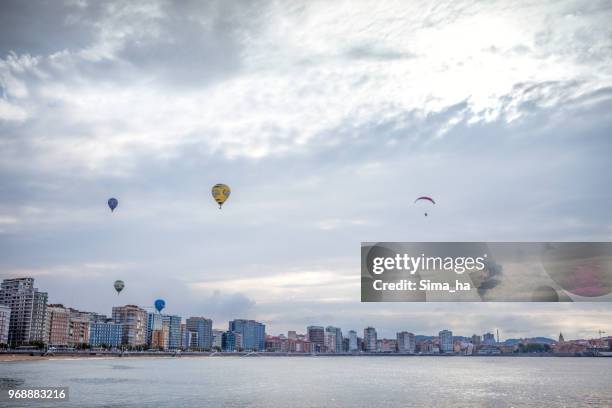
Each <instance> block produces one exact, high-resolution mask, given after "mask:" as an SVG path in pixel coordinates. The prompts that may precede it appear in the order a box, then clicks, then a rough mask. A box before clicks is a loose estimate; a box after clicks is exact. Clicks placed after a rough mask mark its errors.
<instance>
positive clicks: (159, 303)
mask: <svg viewBox="0 0 612 408" xmlns="http://www.w3.org/2000/svg"><path fill="white" fill-rule="evenodd" d="M164 307H166V301H165V300H164V299H157V300H156V301H155V309H157V311H158V312H161V311H162V310H163V308H164Z"/></svg>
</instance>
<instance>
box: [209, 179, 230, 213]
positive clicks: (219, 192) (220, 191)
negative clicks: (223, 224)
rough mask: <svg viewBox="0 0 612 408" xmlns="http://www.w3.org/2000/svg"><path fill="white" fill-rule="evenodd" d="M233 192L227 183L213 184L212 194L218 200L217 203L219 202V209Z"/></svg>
mask: <svg viewBox="0 0 612 408" xmlns="http://www.w3.org/2000/svg"><path fill="white" fill-rule="evenodd" d="M231 193H232V191H231V190H230V188H229V186H228V185H226V184H215V185H214V186H213V188H212V196H213V198H214V199H215V201H216V202H217V204H219V209H221V206H222V205H223V203H224V202H225V200H227V199H228V198H229V196H230V194H231Z"/></svg>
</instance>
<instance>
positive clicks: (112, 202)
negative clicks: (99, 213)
mask: <svg viewBox="0 0 612 408" xmlns="http://www.w3.org/2000/svg"><path fill="white" fill-rule="evenodd" d="M118 205H119V200H117V199H116V198H114V197H111V198H109V199H108V207H109V208H110V210H111V212H113V211H115V208H117V206H118Z"/></svg>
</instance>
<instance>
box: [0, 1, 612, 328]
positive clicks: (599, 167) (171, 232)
mask: <svg viewBox="0 0 612 408" xmlns="http://www.w3.org/2000/svg"><path fill="white" fill-rule="evenodd" d="M611 20H612V9H611V8H610V7H609V5H607V4H605V2H604V3H600V2H593V3H590V2H589V3H586V4H585V3H582V2H577V1H571V0H570V1H567V2H542V3H538V4H527V3H521V4H519V3H516V4H514V3H513V4H512V6H511V7H510V6H509V5H506V4H504V3H503V2H491V3H487V4H481V3H480V2H474V1H459V2H453V4H452V6H451V5H447V4H435V3H431V2H427V1H423V2H396V3H380V2H375V1H372V2H363V3H361V2H360V3H359V4H353V3H335V2H334V3H325V2H279V3H263V4H262V3H253V2H230V3H228V2H224V1H211V2H197V1H194V2H189V1H186V2H180V3H174V2H164V1H147V2H144V3H133V2H123V3H122V2H104V3H101V2H88V1H78V2H34V3H31V2H23V1H3V2H1V3H0V186H1V188H0V189H1V191H0V255H1V256H0V278H9V277H16V276H32V277H35V278H36V281H37V284H38V285H39V286H40V287H41V288H44V289H45V291H47V292H48V293H49V296H50V298H49V302H50V303H63V304H67V305H71V306H72V307H75V308H78V309H80V310H90V311H96V312H105V313H107V314H108V313H110V310H109V305H112V304H114V303H115V302H118V301H119V300H118V299H121V302H122V303H124V304H137V305H152V302H153V300H154V299H157V298H163V299H165V300H166V301H167V308H168V310H169V311H170V312H171V313H176V314H178V315H187V314H188V313H189V312H190V311H193V312H194V313H196V314H202V315H205V316H210V317H211V318H213V319H215V320H218V321H225V320H227V321H229V320H230V319H231V318H234V317H235V316H240V317H243V318H246V319H255V320H258V321H265V322H266V323H267V324H268V325H269V327H270V329H271V330H273V331H274V332H285V331H287V330H290V329H291V328H294V327H306V326H307V325H309V324H313V323H315V324H325V327H327V326H328V325H331V326H334V327H367V326H368V325H373V326H376V327H377V328H378V330H379V331H380V332H381V333H386V334H385V335H386V336H391V335H392V334H393V332H394V330H395V328H402V327H405V326H406V323H407V322H410V323H411V324H412V325H413V327H412V331H414V332H432V331H434V332H437V330H438V329H439V327H440V326H441V327H454V326H461V325H462V326H463V327H466V331H468V332H483V331H484V330H490V329H491V328H495V327H497V326H500V325H501V324H503V325H504V326H505V327H504V332H505V333H506V334H507V335H508V336H512V337H523V336H525V337H528V336H530V335H547V336H552V335H556V334H557V333H558V332H559V331H562V332H563V333H564V334H566V335H567V336H569V337H571V338H583V337H589V336H593V335H594V334H595V333H597V331H598V330H606V331H612V330H610V328H609V324H610V322H611V321H612V303H602V304H590V303H580V304H577V303H576V304H544V303H542V304H536V303H528V304H527V303H525V304H519V303H513V304H494V303H478V304H450V303H449V304H442V303H427V304H414V303H411V304H401V303H397V304H380V303H379V304H372V303H370V304H367V303H360V301H359V300H360V288H359V286H360V280H359V276H360V272H359V270H360V257H359V246H360V243H361V242H378V241H398V242H408V241H409V242H423V241H461V242H464V241H477V242H479V241H543V242H551V241H597V240H601V241H610V240H612V227H611V225H612V213H611V212H610V209H609V203H610V202H612V189H610V188H609V176H608V174H609V161H610V158H609V153H608V152H610V151H612V138H610V137H609V133H610V131H609V130H610V129H611V128H612V116H611V115H610V112H611V111H612V109H611V108H612V91H611V90H612V64H610V49H611V47H612V32H611V28H610V24H609V21H611ZM217 183H226V184H227V185H229V186H230V187H231V191H232V194H231V197H230V198H229V199H228V200H227V202H226V203H225V204H224V206H223V209H222V210H219V209H218V206H217V204H216V202H215V201H214V200H213V199H212V197H211V195H210V190H211V187H212V186H213V185H215V184H217ZM422 195H427V196H431V197H434V198H435V201H436V205H435V208H433V209H432V211H431V212H430V214H429V216H428V217H423V213H422V211H421V210H420V209H418V208H415V206H414V200H415V198H416V197H419V196H422ZM111 197H115V198H117V199H118V200H119V205H118V207H117V208H116V209H115V210H114V211H113V212H112V213H111V211H110V210H109V209H108V207H107V200H108V199H109V198H111ZM117 279H121V280H123V281H124V282H125V289H124V290H123V291H122V292H121V294H120V295H119V297H117V295H116V293H115V291H114V290H113V282H114V281H115V280H117ZM607 326H608V328H607V329H606V327H607Z"/></svg>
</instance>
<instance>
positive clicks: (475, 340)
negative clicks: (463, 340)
mask: <svg viewBox="0 0 612 408" xmlns="http://www.w3.org/2000/svg"><path fill="white" fill-rule="evenodd" d="M481 342H482V339H481V337H480V336H479V335H477V334H473V335H472V344H473V345H474V347H478V346H480V343H481Z"/></svg>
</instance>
